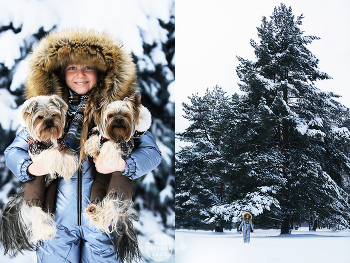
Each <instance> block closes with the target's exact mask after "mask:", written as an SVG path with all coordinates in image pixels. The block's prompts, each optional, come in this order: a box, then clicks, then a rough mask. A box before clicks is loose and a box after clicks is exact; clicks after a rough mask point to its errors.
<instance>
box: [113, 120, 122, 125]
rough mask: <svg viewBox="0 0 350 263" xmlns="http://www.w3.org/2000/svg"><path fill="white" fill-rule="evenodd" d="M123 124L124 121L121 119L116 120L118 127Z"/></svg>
mask: <svg viewBox="0 0 350 263" xmlns="http://www.w3.org/2000/svg"><path fill="white" fill-rule="evenodd" d="M122 123H123V120H121V119H116V120H115V124H116V125H121V124H122Z"/></svg>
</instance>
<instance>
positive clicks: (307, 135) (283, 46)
mask: <svg viewBox="0 0 350 263" xmlns="http://www.w3.org/2000/svg"><path fill="white" fill-rule="evenodd" d="M302 19H303V16H302V15H301V16H299V17H297V18H295V17H294V15H293V14H292V8H291V7H289V8H287V7H286V6H285V5H284V4H281V5H280V6H278V7H276V8H275V9H274V12H273V14H272V16H271V17H270V20H268V19H267V18H266V17H263V19H262V24H261V26H260V27H258V28H257V29H258V36H259V38H260V42H259V43H256V42H255V41H253V40H252V41H251V46H252V47H253V48H254V52H255V56H256V61H254V62H253V61H248V60H245V59H243V58H241V57H238V59H239V61H240V65H239V66H238V67H237V74H238V76H239V78H240V80H241V83H240V84H239V85H240V89H241V90H242V91H244V92H245V95H244V97H243V102H242V103H243V104H245V105H246V108H247V111H248V112H247V114H248V115H250V116H252V117H251V119H250V123H251V125H253V124H254V126H255V127H254V129H249V127H247V135H248V136H246V138H245V140H246V142H245V144H246V145H247V146H253V147H248V149H249V148H250V149H251V150H248V151H245V150H244V149H243V150H242V153H241V161H240V162H237V165H238V166H243V167H244V170H242V173H243V174H244V175H243V176H246V177H250V178H253V179H254V180H255V182H257V183H259V181H261V180H266V177H268V178H269V180H272V181H273V182H272V181H271V182H272V185H275V187H274V188H275V189H274V192H271V195H272V196H273V197H274V198H275V199H276V200H278V205H279V208H278V207H277V209H275V215H276V216H277V217H279V218H281V219H282V220H283V223H282V227H281V233H282V234H286V233H289V226H290V224H291V223H292V222H293V221H295V220H296V219H297V218H301V220H303V219H304V220H306V219H308V218H309V217H310V216H313V218H316V219H318V220H319V221H320V222H323V223H329V224H331V225H332V226H333V227H339V228H344V227H349V219H350V205H349V195H348V194H347V193H346V192H345V191H344V189H343V186H344V185H343V183H342V182H343V180H342V179H343V175H344V174H349V172H350V159H349V157H348V155H347V154H348V151H346V150H345V146H342V145H349V143H350V141H349V140H350V133H349V130H348V129H347V128H346V127H345V126H344V122H345V121H348V120H349V111H348V109H347V108H346V107H344V106H343V105H341V104H340V103H339V102H337V101H335V100H334V99H333V98H335V97H337V96H336V95H334V94H333V93H331V92H323V91H321V90H319V89H318V88H317V87H316V86H315V82H316V81H317V80H323V79H329V78H330V77H329V76H328V75H327V74H326V73H323V72H321V71H319V70H318V66H317V65H318V59H317V58H316V57H315V56H314V55H313V54H312V53H311V52H310V51H309V50H308V49H307V47H306V46H307V45H308V44H310V43H312V41H313V40H318V39H319V38H318V37H315V36H304V35H303V32H302V31H301V29H300V26H301V25H302ZM259 127H260V128H259ZM257 129H259V131H258V130H257ZM252 133H253V136H250V134H252ZM237 160H239V159H237ZM244 160H249V161H245V162H244ZM262 163H263V164H264V165H261V164H262ZM243 164H244V165H243Z"/></svg>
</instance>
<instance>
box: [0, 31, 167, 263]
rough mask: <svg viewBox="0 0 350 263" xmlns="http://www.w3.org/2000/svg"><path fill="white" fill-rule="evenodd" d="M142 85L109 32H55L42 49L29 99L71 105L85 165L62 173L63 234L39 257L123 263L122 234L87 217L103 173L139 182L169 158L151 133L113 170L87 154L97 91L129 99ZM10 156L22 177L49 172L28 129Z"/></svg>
mask: <svg viewBox="0 0 350 263" xmlns="http://www.w3.org/2000/svg"><path fill="white" fill-rule="evenodd" d="M135 90H136V67H135V64H134V63H133V62H132V58H131V56H130V55H129V54H127V53H126V52H125V51H124V49H123V48H122V47H121V44H120V43H118V42H116V41H115V40H113V39H112V38H111V37H110V36H109V35H106V34H102V33H98V32H94V31H85V30H66V31H62V32H55V33H51V34H49V35H48V36H46V37H45V38H44V39H42V40H41V41H40V43H39V45H38V46H37V47H36V48H35V49H34V51H33V54H32V55H31V60H30V64H29V74H28V76H27V79H26V86H25V92H26V97H27V99H28V98H31V97H34V96H38V95H50V94H57V95H59V96H60V97H62V98H63V99H64V100H65V101H66V102H67V103H68V105H69V110H68V116H67V127H66V144H68V145H69V146H70V147H71V148H72V149H74V150H76V151H77V154H78V155H79V156H80V160H79V161H80V164H81V166H80V167H81V168H80V169H78V171H77V172H76V173H75V174H74V175H73V176H72V178H71V179H70V180H68V181H67V182H64V180H63V179H62V178H60V179H59V181H58V183H57V193H56V199H55V200H56V206H55V208H56V209H55V212H54V215H55V221H56V225H57V234H56V237H54V238H53V239H51V240H48V241H43V242H41V243H40V244H39V248H38V250H37V261H38V262H40V263H45V262H71V263H79V262H116V256H115V249H114V245H116V244H115V239H114V237H113V236H112V235H110V234H108V233H107V234H106V233H104V232H101V231H99V230H97V229H96V228H94V227H92V226H90V225H89V224H88V221H87V219H86V218H85V215H84V211H85V209H86V207H87V206H88V205H89V203H90V195H91V186H92V183H93V182H94V179H95V174H96V172H100V173H102V174H110V173H112V176H115V175H116V174H118V175H119V174H120V173H121V174H122V175H123V176H124V177H123V178H125V179H126V178H128V179H127V180H129V179H130V180H133V179H136V178H138V177H140V176H142V175H144V174H146V173H148V172H150V171H152V170H153V169H155V168H156V167H157V166H158V164H159V163H160V162H161V152H160V150H159V149H158V147H157V145H156V143H155V141H154V138H153V136H152V134H151V133H150V132H148V131H147V132H146V133H145V134H144V135H143V136H142V137H141V138H139V139H135V142H134V143H135V146H134V150H133V151H132V153H131V155H130V156H129V157H127V158H125V159H124V160H121V161H120V163H116V164H115V166H114V167H112V168H109V167H105V166H103V164H101V162H100V160H99V157H97V158H96V159H94V160H90V159H87V158H85V156H84V154H83V145H84V142H85V141H86V139H87V136H88V132H89V131H91V129H92V128H93V126H94V124H93V123H94V122H93V118H92V114H93V109H94V106H96V107H97V105H94V100H93V98H94V95H96V94H102V95H103V97H104V99H105V100H106V101H107V102H108V103H109V102H112V101H115V100H123V99H124V98H125V97H129V96H130V95H131V94H132V93H134V92H135ZM5 158H6V165H7V166H8V167H9V168H10V170H11V171H12V172H13V173H14V174H15V175H16V176H17V177H18V178H19V179H20V180H21V181H22V182H27V181H30V180H33V179H35V178H37V177H39V176H42V175H45V174H46V173H47V171H46V170H45V166H44V164H43V163H41V162H35V161H33V160H32V159H31V158H30V156H29V154H28V141H27V139H26V133H25V131H23V130H22V131H21V132H19V133H18V134H17V136H16V138H15V140H14V142H13V143H12V144H11V145H10V146H9V147H8V148H7V149H6V151H5ZM130 180H129V181H130ZM129 185H130V184H129ZM131 187H132V184H131ZM129 191H130V189H129ZM131 191H132V190H131ZM121 260H123V259H121Z"/></svg>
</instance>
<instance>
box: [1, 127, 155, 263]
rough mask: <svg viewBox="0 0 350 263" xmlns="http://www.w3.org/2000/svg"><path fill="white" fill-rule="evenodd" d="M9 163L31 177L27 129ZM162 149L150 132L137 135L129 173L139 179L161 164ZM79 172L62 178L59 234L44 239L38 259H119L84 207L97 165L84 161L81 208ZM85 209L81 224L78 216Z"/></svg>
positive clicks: (40, 262)
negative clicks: (78, 208) (78, 209)
mask: <svg viewBox="0 0 350 263" xmlns="http://www.w3.org/2000/svg"><path fill="white" fill-rule="evenodd" d="M5 158H6V165H7V167H8V168H9V169H10V170H11V171H12V172H13V174H15V175H16V176H17V177H18V179H19V180H21V181H22V182H26V181H29V180H31V179H33V178H31V177H30V176H29V175H28V174H27V168H28V166H29V165H30V164H31V163H32V161H31V160H30V157H29V155H28V141H27V137H26V132H24V131H23V130H22V131H21V132H19V133H18V134H17V136H16V138H15V140H14V141H13V143H12V144H11V145H10V146H9V147H8V148H7V149H6V150H5ZM161 158H162V157H161V152H160V150H159V149H158V147H157V145H156V143H155V141H154V138H153V136H152V134H151V133H150V132H148V131H147V132H146V133H145V134H144V135H143V136H141V138H138V139H135V148H134V150H133V151H132V153H131V155H130V157H128V158H126V159H125V161H126V169H125V173H123V174H124V175H125V176H127V177H128V178H130V179H136V178H138V177H140V176H142V175H144V174H146V173H148V172H150V171H151V170H153V169H154V168H155V167H157V166H158V164H159V163H160V161H161ZM77 173H78V172H76V173H75V174H74V175H73V177H72V178H71V179H70V180H68V181H67V182H65V181H64V180H63V178H60V179H59V182H58V186H57V196H56V211H55V221H56V224H57V235H56V237H55V238H53V239H52V240H49V241H45V242H43V244H42V245H41V246H40V247H39V250H38V251H37V262H38V263H43V262H50V263H59V262H67V263H79V262H81V263H88V262H89V263H90V262H101V263H102V262H118V260H117V259H116V256H115V254H114V247H113V243H112V242H113V239H112V238H111V236H109V235H107V234H106V233H103V232H101V231H99V230H97V229H95V228H94V227H91V226H89V224H88V221H87V219H86V218H85V215H84V211H85V209H86V207H87V206H88V205H89V203H90V194H91V186H92V183H93V181H94V178H95V174H96V170H95V165H94V163H92V162H91V161H90V160H88V161H84V162H83V172H82V206H81V207H82V209H81V211H79V212H78V211H77V207H78V204H77V202H78V201H77V200H78V198H77V177H78V176H77ZM79 213H81V217H82V219H81V225H78V220H77V218H78V216H79Z"/></svg>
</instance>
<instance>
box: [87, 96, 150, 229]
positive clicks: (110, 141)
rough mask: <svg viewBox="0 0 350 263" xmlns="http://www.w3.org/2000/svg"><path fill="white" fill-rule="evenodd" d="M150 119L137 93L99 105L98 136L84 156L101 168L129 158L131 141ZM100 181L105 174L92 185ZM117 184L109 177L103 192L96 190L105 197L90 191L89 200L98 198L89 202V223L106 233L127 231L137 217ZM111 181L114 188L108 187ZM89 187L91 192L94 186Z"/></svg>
mask: <svg viewBox="0 0 350 263" xmlns="http://www.w3.org/2000/svg"><path fill="white" fill-rule="evenodd" d="M151 119H152V118H151V113H150V112H149V111H148V109H147V108H145V107H144V106H142V104H141V95H140V93H139V92H135V93H134V94H133V95H132V96H131V97H129V98H125V99H124V100H119V101H114V102H112V103H110V104H107V103H105V102H104V103H102V105H101V107H100V109H99V110H97V111H96V113H95V115H94V120H95V123H96V125H97V131H98V132H97V133H98V134H94V135H92V136H91V137H90V138H89V139H88V140H87V141H86V142H85V144H84V151H85V154H87V155H89V156H91V157H94V158H95V157H96V156H97V155H99V157H100V160H101V162H102V163H103V164H104V165H106V166H108V167H111V168H112V167H114V166H115V165H116V164H117V163H118V162H120V160H121V159H122V158H125V157H127V156H129V155H130V153H131V151H132V149H133V147H134V138H137V137H140V136H142V135H143V133H144V132H145V131H147V130H148V129H149V127H150V126H151V121H152V120H151ZM100 177H101V178H100ZM104 181H106V175H104V174H99V173H98V174H97V176H96V180H95V182H98V183H99V184H101V182H104ZM118 181H119V182H120V181H121V180H114V175H112V179H111V180H110V181H109V182H108V183H106V184H105V187H106V189H104V191H100V192H104V193H106V195H105V196H98V195H96V194H95V193H93V192H92V193H91V196H92V198H95V197H96V196H97V197H98V198H95V199H94V200H91V202H92V204H90V205H89V206H88V208H87V209H86V215H87V218H88V219H89V222H90V223H91V224H92V225H95V226H96V227H98V228H99V229H101V230H103V231H105V232H107V233H111V232H112V231H114V230H117V231H118V227H119V228H123V229H126V230H127V229H128V228H130V225H131V224H130V222H131V221H132V219H133V218H135V217H137V215H136V212H135V211H134V210H133V208H132V201H131V196H127V194H126V193H125V192H124V193H123V191H121V190H120V187H119V185H117V184H118ZM95 182H94V183H95ZM113 182H114V184H116V185H111V184H113ZM131 186H132V183H131ZM92 188H93V189H95V187H94V185H93V187H92ZM107 189H108V190H107ZM118 189H119V190H118ZM131 191H132V188H131ZM123 195H124V196H123ZM128 222H129V223H128ZM120 223H122V224H120ZM126 234H128V232H126Z"/></svg>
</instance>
